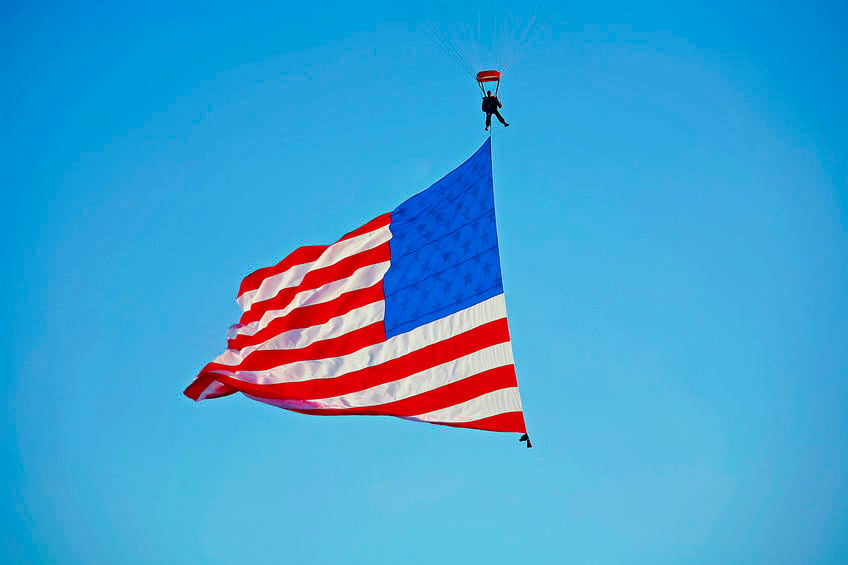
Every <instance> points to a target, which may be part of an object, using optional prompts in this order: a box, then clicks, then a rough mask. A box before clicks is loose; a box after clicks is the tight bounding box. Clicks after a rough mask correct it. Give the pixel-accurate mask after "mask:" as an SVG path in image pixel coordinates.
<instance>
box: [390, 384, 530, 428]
mask: <svg viewBox="0 0 848 565" xmlns="http://www.w3.org/2000/svg"><path fill="white" fill-rule="evenodd" d="M507 412H521V398H520V397H519V396H518V387H509V388H502V389H500V390H495V391H492V392H487V393H486V394H483V395H481V396H478V397H477V398H472V399H471V400H468V401H466V402H462V403H460V404H454V405H453V406H449V407H447V408H442V409H441V410H434V411H433V412H428V413H426V414H419V415H418V416H407V417H406V418H405V419H406V420H415V421H417V422H432V423H438V422H450V423H454V424H456V423H460V422H472V421H474V420H481V419H483V418H489V417H491V416H497V415H498V414H506V413H507Z"/></svg>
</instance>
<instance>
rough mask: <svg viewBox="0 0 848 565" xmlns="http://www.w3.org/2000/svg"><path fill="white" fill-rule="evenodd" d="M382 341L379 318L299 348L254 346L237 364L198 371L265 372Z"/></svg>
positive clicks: (349, 351) (208, 365) (382, 334)
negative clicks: (254, 348) (336, 335)
mask: <svg viewBox="0 0 848 565" xmlns="http://www.w3.org/2000/svg"><path fill="white" fill-rule="evenodd" d="M385 340H386V330H385V327H384V325H383V322H382V320H381V321H379V322H375V323H373V324H369V325H367V326H364V327H362V328H359V329H356V330H353V331H351V332H348V333H346V334H344V335H341V336H339V337H334V338H332V339H325V340H322V341H316V342H315V343H312V344H310V345H307V346H306V347H301V348H300V349H258V350H256V351H254V352H252V353H251V354H250V355H248V356H247V357H245V358H244V359H242V361H241V363H239V364H238V365H224V364H223V363H214V362H213V363H208V364H207V365H206V367H204V368H203V371H202V372H207V371H215V370H224V371H265V370H267V369H273V368H274V367H279V366H280V365H286V364H288V363H294V362H296V361H307V360H311V359H327V358H330V357H340V356H342V355H350V354H351V353H353V352H354V351H359V350H360V349H362V348H363V347H368V346H369V345H374V344H376V343H380V342H382V341H385Z"/></svg>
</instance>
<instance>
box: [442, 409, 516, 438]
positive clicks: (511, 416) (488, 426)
mask: <svg viewBox="0 0 848 565" xmlns="http://www.w3.org/2000/svg"><path fill="white" fill-rule="evenodd" d="M427 423H428V424H438V425H440V426H450V427H452V428H471V429H474V430H488V431H490V432H515V433H518V434H526V433H527V425H526V424H525V423H524V413H522V412H504V413H503V414H497V415H496V416H489V417H488V418H481V419H480V420H473V421H471V422H429V421H428V422H427Z"/></svg>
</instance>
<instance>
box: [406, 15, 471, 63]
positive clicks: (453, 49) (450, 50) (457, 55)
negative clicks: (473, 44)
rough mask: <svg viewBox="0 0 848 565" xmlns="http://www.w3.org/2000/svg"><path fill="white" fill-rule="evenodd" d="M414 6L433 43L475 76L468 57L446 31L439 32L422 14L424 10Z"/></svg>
mask: <svg viewBox="0 0 848 565" xmlns="http://www.w3.org/2000/svg"><path fill="white" fill-rule="evenodd" d="M416 8H417V9H418V15H419V16H420V17H421V22H422V24H423V26H424V29H425V30H426V31H427V32H428V35H429V36H430V39H431V40H432V41H433V43H435V44H436V45H437V46H438V47H439V48H440V49H441V50H442V52H443V53H444V54H445V55H447V56H448V57H449V58H451V59H453V60H455V61H456V62H457V63H459V66H460V67H462V69H463V70H464V71H465V72H466V73H468V74H469V75H471V76H472V77H473V76H475V73H474V66H473V65H472V64H471V62H470V61H469V60H468V57H466V56H465V54H464V53H462V52H461V51H460V50H459V49H458V48H457V46H456V45H455V44H454V42H453V41H451V40H450V38H449V37H448V36H447V34H446V33H444V32H441V33H440V31H439V30H438V28H437V27H436V26H435V25H433V24H432V23H431V22H430V21H428V20H427V16H425V15H424V12H422V11H421V8H420V7H419V6H417V5H416Z"/></svg>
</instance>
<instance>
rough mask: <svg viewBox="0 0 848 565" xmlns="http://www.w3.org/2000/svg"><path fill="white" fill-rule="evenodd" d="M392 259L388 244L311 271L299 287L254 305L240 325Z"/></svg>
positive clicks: (282, 291)
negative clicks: (364, 268)
mask: <svg viewBox="0 0 848 565" xmlns="http://www.w3.org/2000/svg"><path fill="white" fill-rule="evenodd" d="M390 259H391V248H390V247H389V242H386V243H384V244H382V245H380V246H378V247H374V248H373V249H368V250H366V251H363V252H362V253H357V254H356V255H351V256H350V257H346V258H344V259H342V260H341V261H339V262H338V263H335V264H333V265H330V266H328V267H324V268H321V269H315V270H313V271H309V272H308V273H307V274H306V276H305V277H303V280H302V281H301V282H300V284H299V285H297V286H291V287H288V288H284V289H281V290H280V292H278V293H277V295H276V296H274V297H273V298H269V299H268V300H263V301H261V302H255V303H253V304H252V305H251V307H250V309H249V310H247V311H246V312H245V313H244V314H242V317H241V320H239V323H241V324H243V325H247V324H249V323H251V322H255V321H257V320H259V319H261V318H262V316H263V315H264V314H265V313H266V312H268V311H270V310H282V309H283V308H285V307H286V306H288V305H289V303H290V302H291V301H292V299H293V298H294V297H295V295H297V294H298V293H299V292H303V291H304V290H314V289H316V288H321V287H322V286H324V285H325V284H327V283H331V282H334V281H337V280H340V279H344V278H347V277H350V276H351V275H353V274H354V273H355V272H356V271H357V270H359V269H361V268H362V267H367V266H368V265H375V264H377V263H383V262H385V261H389V260H390Z"/></svg>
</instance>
